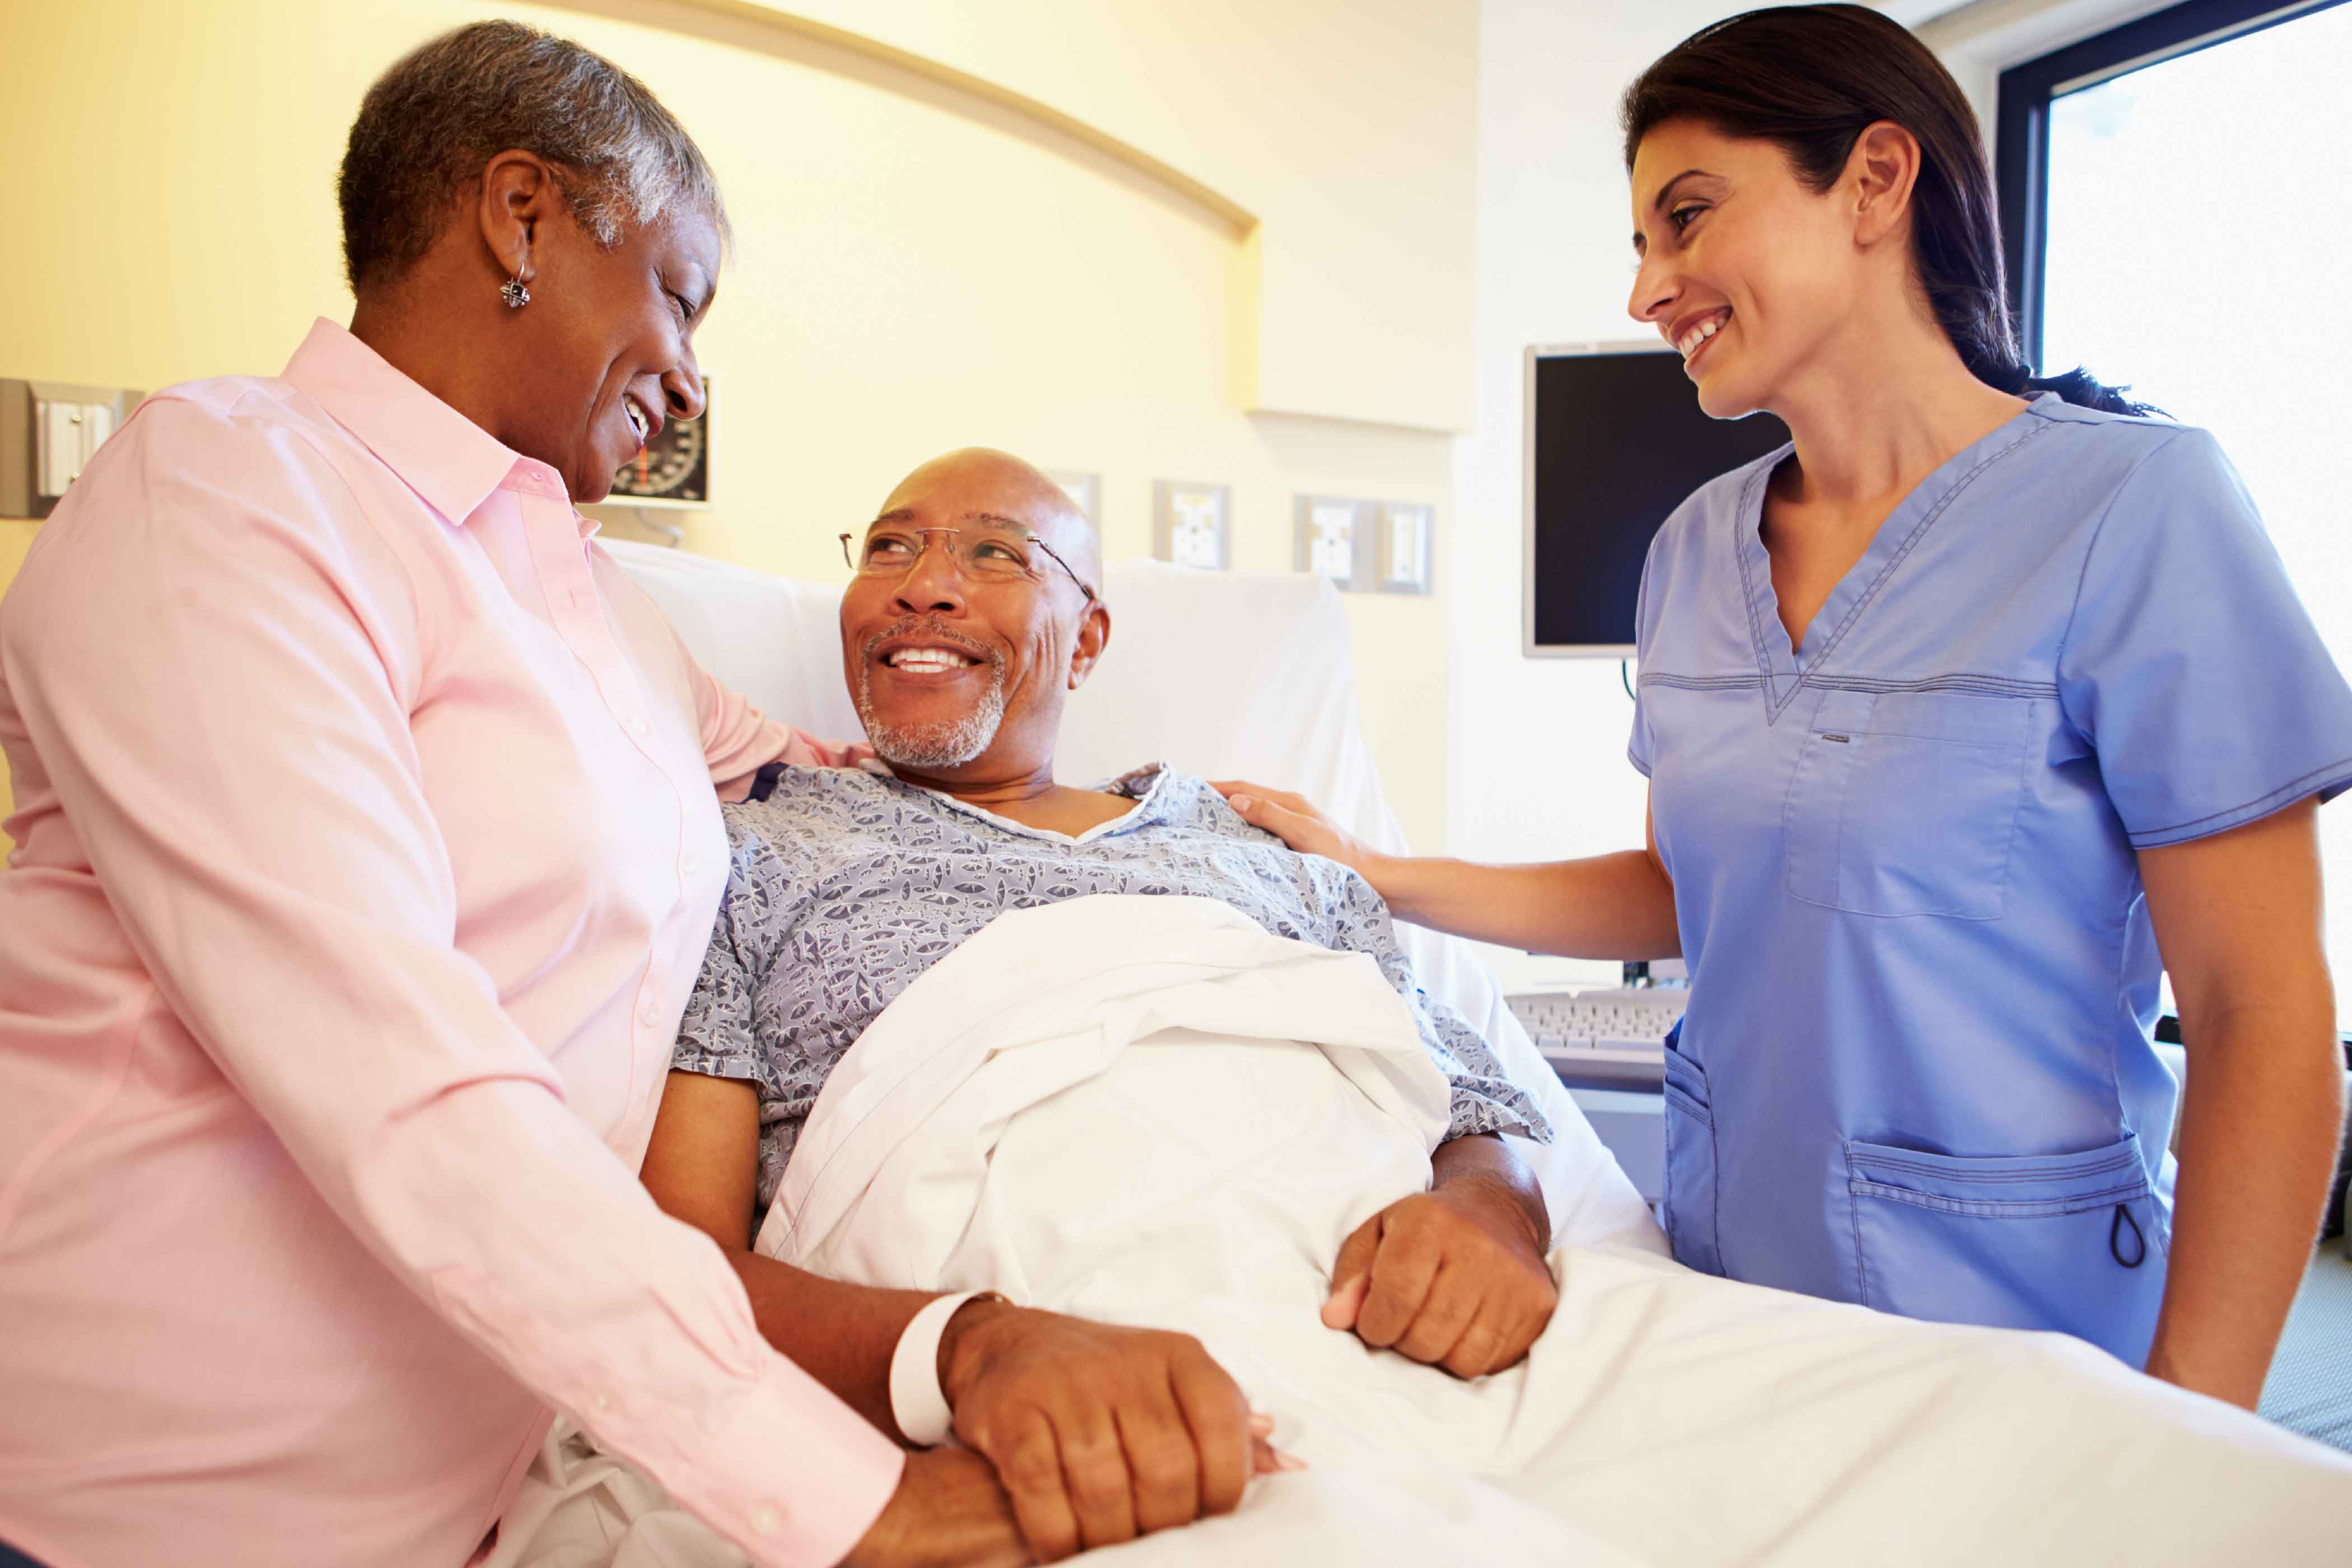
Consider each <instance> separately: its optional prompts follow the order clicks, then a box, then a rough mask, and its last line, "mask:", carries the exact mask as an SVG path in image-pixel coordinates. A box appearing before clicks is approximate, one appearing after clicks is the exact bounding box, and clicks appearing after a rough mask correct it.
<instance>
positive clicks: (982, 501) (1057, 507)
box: [876, 447, 1102, 592]
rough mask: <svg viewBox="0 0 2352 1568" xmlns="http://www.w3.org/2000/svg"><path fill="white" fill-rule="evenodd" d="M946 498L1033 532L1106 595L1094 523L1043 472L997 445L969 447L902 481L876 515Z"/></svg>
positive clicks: (918, 469)
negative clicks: (954, 498) (966, 504)
mask: <svg viewBox="0 0 2352 1568" xmlns="http://www.w3.org/2000/svg"><path fill="white" fill-rule="evenodd" d="M944 496H953V497H956V498H959V500H961V501H963V502H965V503H968V505H969V508H970V510H972V511H974V512H976V513H981V514H987V515H995V516H1000V517H1003V519H1005V520H1006V521H1011V522H1015V523H1018V524H1020V525H1021V526H1023V527H1024V528H1026V529H1028V530H1029V531H1031V532H1033V533H1034V534H1036V535H1037V537H1038V538H1040V539H1042V540H1044V541H1045V543H1046V545H1047V547H1048V548H1050V549H1051V550H1052V551H1053V552H1054V553H1055V554H1056V555H1058V556H1060V557H1061V558H1062V560H1063V561H1064V562H1066V563H1068V565H1069V568H1070V570H1071V571H1072V572H1074V573H1076V574H1077V577H1078V579H1079V581H1081V582H1083V583H1085V584H1087V586H1088V587H1090V588H1093V589H1095V590H1096V591H1097V592H1100V591H1101V588H1102V542H1101V541H1100V540H1098V539H1097V537H1096V535H1095V528H1094V524H1093V523H1091V522H1088V521H1087V518H1086V514H1085V513H1084V512H1081V511H1080V510H1078V509H1077V505H1076V502H1074V501H1072V500H1070V496H1069V492H1068V491H1067V490H1065V489H1062V487H1061V486H1060V485H1057V484H1055V482H1054V481H1053V479H1050V478H1048V477H1047V476H1046V474H1045V471H1044V470H1043V469H1041V468H1037V467H1036V466H1034V464H1031V463H1027V462H1024V461H1023V460H1022V459H1021V458H1016V457H1014V456H1013V454H1012V453H1010V452H1000V451H998V450H996V448H994V447H962V448H961V449H959V450H957V451H953V452H949V453H947V454H945V455H944V456H941V457H937V458H932V459H931V460H930V461H929V462H928V463H925V464H922V465H921V466H920V467H919V468H916V469H915V471H914V472H912V473H910V474H908V476H907V477H906V478H905V479H900V480H899V481H898V487H897V488H896V489H893V490H891V492H890V494H889V496H888V497H887V499H886V500H884V501H883V502H882V507H881V510H880V511H879V512H877V514H876V515H877V516H880V517H888V516H890V515H891V514H893V513H894V512H898V511H904V510H909V509H910V508H912V507H914V506H916V505H917V504H918V503H919V502H920V501H922V500H927V499H936V498H940V497H944ZM948 510H953V507H952V505H950V508H949V509H948Z"/></svg>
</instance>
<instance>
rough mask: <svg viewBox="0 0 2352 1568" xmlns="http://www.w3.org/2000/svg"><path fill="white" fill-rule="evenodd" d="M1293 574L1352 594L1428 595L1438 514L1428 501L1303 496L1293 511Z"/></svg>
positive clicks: (1432, 573) (1432, 574) (1431, 576)
mask: <svg viewBox="0 0 2352 1568" xmlns="http://www.w3.org/2000/svg"><path fill="white" fill-rule="evenodd" d="M1294 517H1295V520H1296V521H1295V522H1294V525H1293V528H1294V531H1293V535H1292V545H1291V567H1292V569H1293V570H1294V571H1298V572H1312V573H1314V574H1316V575H1317V576H1318V577H1328V578H1329V579H1331V584H1332V586H1334V587H1336V588H1338V589H1339V590H1340V591H1341V592H1342V593H1350V594H1370V593H1381V594H1427V593H1429V592H1430V591H1431V584H1432V582H1433V578H1434V575H1435V574H1434V572H1433V569H1432V552H1433V550H1434V548H1435V542H1434V538H1433V535H1434V531H1435V528H1434V521H1435V518H1436V509H1435V508H1434V507H1433V506H1431V505H1430V504H1429V503H1428V502H1426V501H1395V500H1355V499H1352V498H1350V497H1347V496H1317V495H1302V496H1300V497H1299V498H1298V500H1297V505H1296V507H1295V509H1294Z"/></svg>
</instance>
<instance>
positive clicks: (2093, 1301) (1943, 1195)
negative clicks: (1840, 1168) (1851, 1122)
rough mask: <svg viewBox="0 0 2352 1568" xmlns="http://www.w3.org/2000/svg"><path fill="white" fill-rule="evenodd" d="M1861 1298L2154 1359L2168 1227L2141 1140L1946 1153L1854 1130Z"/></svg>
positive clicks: (1852, 1184) (1850, 1181) (1849, 1152)
mask: <svg viewBox="0 0 2352 1568" xmlns="http://www.w3.org/2000/svg"><path fill="white" fill-rule="evenodd" d="M1845 1164H1846V1191H1847V1194H1848V1196H1849V1200H1850V1202H1851V1204H1852V1206H1853V1248H1854V1258H1853V1265H1854V1271H1855V1279H1856V1282H1857V1287H1858V1296H1857V1299H1858V1300H1860V1301H1861V1302H1862V1303H1863V1304H1864V1306H1869V1307H1876V1308H1878V1309H1879V1310H1882V1311H1889V1312H1900V1313H1902V1314H1903V1315H1905V1316H1906V1317H1913V1318H1927V1319H1933V1320H1937V1321H1943V1322H1956V1323H1983V1324H1988V1325H1990V1326H1992V1327H1996V1328H2020V1329H2055V1330H2057V1331H2060V1332H2062V1333H2070V1334H2073V1335H2074V1336H2076V1337H2077V1338H2079V1339H2084V1340H2088V1341H2090V1342H2092V1343H2093V1344H2095V1345H2099V1346H2102V1347H2104V1348H2105V1349H2106V1350H2108V1351H2110V1352H2114V1353H2115V1354H2116V1355H2117V1356H2120V1357H2122V1358H2123V1359H2124V1360H2126V1361H2127V1362H2130V1363H2132V1364H2134V1365H2137V1364H2139V1363H2141V1362H2143V1361H2145V1360H2146V1359H2147V1348H2148V1343H2149V1342H2150V1341H2151V1340H2152V1339H2153V1338H2154V1336H2155V1333H2156V1318H2157V1311H2158V1308H2159V1307H2161V1306H2162V1304H2163V1300H2164V1279H2165V1258H2166V1254H2167V1251H2168V1247H2169V1243H2170V1238H2169V1237H2168V1236H2166V1235H2165V1234H2164V1231H2163V1225H2164V1221H2163V1219H2162V1217H2161V1215H2159V1213H2158V1207H2157V1202H2156V1197H2155V1194H2153V1193H2152V1192H2151V1191H2150V1189H2149V1186H2148V1179H2147V1166H2146V1165H2145V1164H2144V1163H2142V1161H2141V1159H2140V1149H2139V1140H2138V1139H2137V1138H2136V1137H2129V1136H2126V1138H2125V1139H2124V1140H2123V1141H2122V1142H2117V1143H2111V1144H2108V1145H2106V1146H2105V1147H2104V1148H2099V1149H2090V1150H2085V1151H2084V1152H2080V1153H2074V1154H2052V1155H1960V1154H1937V1153H1930V1152H1926V1151H1923V1150H1917V1149H1906V1148H1902V1147H1898V1146H1895V1145H1893V1144H1886V1143H1866V1142H1859V1141H1856V1140H1852V1139H1849V1140H1847V1142H1846V1144H1845Z"/></svg>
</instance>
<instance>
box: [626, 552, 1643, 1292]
mask: <svg viewBox="0 0 2352 1568" xmlns="http://www.w3.org/2000/svg"><path fill="white" fill-rule="evenodd" d="M604 548H605V549H606V550H608V551H609V552H611V553H612V555H613V557H614V559H615V560H616V561H618V562H619V563H621V565H622V566H623V567H624V568H625V569H626V570H627V572H628V573H629V574H630V575H631V577H632V578H634V579H635V582H636V583H637V584H639V585H640V586H642V587H643V588H644V589H645V590H646V593H647V594H648V595H651V596H652V598H653V599H654V601H655V602H656V604H658V605H660V606H661V607H662V610H663V611H664V613H666V614H667V616H669V618H670V621H671V624H672V625H674V626H676V627H677V631H678V635H679V636H680V637H683V638H684V639H685V641H686V644H687V646H688V647H689V648H690V649H692V650H693V652H694V655H695V657H696V658H698V659H699V660H700V661H701V662H702V664H703V666H704V667H705V668H708V669H709V670H710V671H711V672H712V673H713V674H714V675H716V676H718V677H719V679H721V680H723V681H725V682H726V683H727V684H728V685H730V686H731V687H733V688H734V689H736V690H738V691H740V692H742V693H743V694H744V695H745V696H746V697H749V698H750V699H751V700H752V701H753V702H755V703H757V704H758V705H759V706H760V707H761V709H762V710H765V711H766V712H768V713H769V714H771V715H773V716H775V717H777V718H780V719H782V720H785V721H788V722H790V723H793V724H796V725H798V726H800V727H801V728H802V729H804V730H808V731H812V732H814V733H817V734H821V735H825V736H828V737H835V738H840V737H847V738H852V739H856V738H862V736H863V734H864V730H863V727H862V726H861V725H860V724H859V722H858V719H857V712H856V709H855V708H854V707H853V706H852V705H851V703H850V700H849V693H848V690H847V688H846V687H845V684H844V681H843V679H842V667H841V641H840V632H839V626H838V620H839V612H840V606H841V584H838V583H814V582H804V581H799V580H795V579H791V578H786V577H781V576H777V575H775V574H770V573H765V572H759V571H754V570H751V569H750V568H748V567H742V566H736V565H730V564H728V563H722V562H717V561H712V560H709V559H708V558H706V557H702V556H697V555H689V554H687V553H684V552H679V551H676V550H669V549H664V548H662V547H659V546H656V545H648V544H638V543H634V542H626V541H616V542H608V543H606V544H605V546H604ZM1104 596H1105V598H1106V600H1107V601H1108V604H1109V605H1111V609H1112V614H1113V616H1115V617H1116V620H1115V623H1114V626H1115V629H1114V632H1113V635H1112V638H1111V645H1110V649H1109V651H1108V654H1106V655H1105V657H1104V658H1103V661H1102V663H1101V665H1100V666H1099V667H1098V668H1097V670H1096V672H1095V674H1094V677H1093V679H1090V680H1089V681H1088V682H1087V685H1086V686H1085V688H1084V689H1081V690H1080V691H1078V692H1077V693H1076V695H1075V696H1074V697H1073V698H1072V700H1071V701H1070V705H1069V710H1068V714H1067V716H1066V719H1065V720H1064V722H1063V730H1062V738H1061V749H1060V752H1059V755H1058V757H1057V760H1056V763H1055V772H1056V773H1057V775H1058V776H1059V777H1060V778H1061V779H1062V780H1063V782H1065V783H1068V784H1090V783H1094V782H1097V781H1098V780H1102V779H1107V778H1109V777H1111V776H1113V775H1115V774H1118V773H1124V772H1125V771H1127V770H1128V769H1129V768H1132V767H1135V766H1137V765H1138V764H1139V763H1147V762H1157V761H1164V762H1167V763H1171V765H1173V766H1176V767H1180V768H1182V769H1184V770H1185V771H1186V772H1188V773H1195V774H1198V775H1200V776H1202V777H1206V778H1253V779H1257V780H1260V781H1262V782H1264V783H1265V784H1274V785H1277V786H1282V787H1287V788H1293V789H1297V790H1299V791H1300V792H1302V793H1303V794H1305V795H1307V796H1309V797H1310V798H1312V799H1314V800H1316V801H1318V802H1319V803H1320V804H1321V805H1323V807H1324V809H1326V810H1327V811H1328V812H1329V813H1330V814H1331V816H1333V817H1334V818H1335V819H1336V820H1338V821H1339V823H1341V824H1342V825H1343V826H1346V827H1347V828H1348V829H1349V831H1350V832H1352V833H1354V834H1356V835H1357V836H1358V837H1360V838H1362V839H1364V840H1365V841H1366V842H1368V843H1370V844H1372V845H1374V846H1375V847H1379V848H1382V849H1390V850H1402V849H1403V848H1404V847H1406V846H1405V839H1404V833H1403V830H1402V828H1401V827H1400V826H1398V823H1397V820H1396V816H1395V815H1394V814H1393V813H1392V812H1391V810H1390V809H1389V805H1388V800H1387V797H1386V795H1384V794H1383V793H1382V791H1381V780H1380V773H1379V770H1378V769H1377V768H1376V767H1375V766H1374V765H1373V762H1372V756H1371V751H1370V747H1369V746H1368V745H1367V744H1366V743H1365V741H1364V737H1363V732H1362V731H1361V729H1360V727H1359V725H1358V723H1357V717H1356V679H1355V670H1354V665H1353V663H1352V661H1351V659H1350V657H1349V647H1348V621H1347V613H1346V609H1345V607H1344V606H1343V605H1341V604H1340V602H1339V595H1338V593H1337V592H1336V591H1335V590H1334V589H1333V588H1332V587H1331V585H1330V584H1328V583H1327V582H1325V581H1324V580H1323V579H1321V578H1319V577H1315V576H1309V575H1306V574H1293V573H1225V572H1215V573H1212V572H1199V571H1193V570H1191V569H1188V568H1183V567H1177V566H1171V565H1168V564H1166V563H1161V562H1158V561H1125V562H1118V563H1113V564H1112V565H1111V566H1110V567H1109V568H1108V571H1107V573H1106V574H1105V582H1104ZM1398 929H1399V932H1400V935H1401V936H1402V939H1403V942H1404V945H1405V948H1406V951H1407V952H1409V953H1410V954H1411V956H1412V961H1413V963H1414V966H1415V968H1416V970H1417V972H1418V973H1419V975H1420V978H1421V983H1422V984H1423V988H1425V989H1426V990H1427V991H1428V992H1429V993H1430V994H1432V995H1433V996H1435V997H1437V998H1439V999H1440V1000H1442V1001H1444V1002H1445V1003H1447V1004H1448V1005H1451V1006H1452V1007H1454V1010H1455V1011H1457V1012H1459V1013H1460V1014H1461V1015H1462V1016H1464V1017H1465V1018H1466V1019H1468V1020H1469V1022H1470V1023H1471V1024H1472V1025H1473V1026H1475V1027H1476V1028H1477V1029H1479V1030H1480V1032H1481V1033H1483V1034H1484V1035H1485V1036H1486V1038H1487V1040H1488V1041H1489V1042H1490V1043H1491V1044H1492V1045H1493V1047H1495V1049H1496V1052H1497V1054H1498V1055H1499V1056H1500V1057H1501V1058H1502V1061H1503V1063H1504V1066H1505V1067H1506V1068H1507V1069H1508V1071H1509V1072H1510V1074H1511V1076H1512V1078H1513V1079H1517V1081H1518V1082H1519V1083H1520V1084H1522V1085H1523V1086H1525V1087H1526V1088H1528V1089H1529V1090H1530V1091H1531V1092H1533V1093H1534V1095H1535V1097H1536V1100H1537V1103H1538V1106H1539V1107H1540V1108H1541V1110H1543V1112H1544V1114H1545V1116H1546V1117H1547V1118H1548V1119H1549V1121H1550V1122H1551V1124H1552V1127H1553V1129H1554V1131H1555V1133H1556V1137H1555V1140H1554V1142H1553V1143H1552V1144H1551V1145H1550V1146H1549V1147H1548V1148H1539V1147H1537V1146H1535V1145H1533V1144H1530V1143H1527V1142H1524V1141H1521V1142H1519V1148H1520V1152H1522V1153H1523V1154H1524V1155H1525V1156H1526V1157H1527V1158H1528V1163H1529V1164H1530V1165H1532V1166H1533V1167H1534V1169H1535V1171H1536V1173H1537V1175H1538V1178H1539V1179H1540V1180H1541V1182H1542V1184H1543V1190H1544V1197H1545V1200H1546V1202H1547V1204H1548V1205H1549V1207H1550V1211H1551V1216H1552V1236H1553V1240H1554V1242H1555V1243H1556V1244H1558V1243H1567V1242H1575V1243H1578V1244H1580V1245H1588V1246H1589V1245H1598V1244H1600V1243H1602V1242H1605V1241H1617V1242H1631V1243H1633V1244H1634V1245H1637V1246H1641V1247H1647V1248H1649V1249H1651V1250H1654V1251H1656V1252H1659V1253H1661V1254H1663V1253H1664V1251H1665V1240H1664V1236H1663V1234H1662V1233H1661V1232H1660V1231H1659V1230H1658V1228H1657V1226H1656V1224H1655V1222H1654V1220H1653V1219H1652V1218H1651V1216H1650V1214H1649V1211H1648V1209H1647V1208H1646V1206H1645V1205H1643V1203H1642V1201H1641V1198H1640V1197H1639V1195H1638V1194H1636V1192H1635V1191H1634V1188H1633V1184H1632V1183H1630V1182H1628V1181H1627V1180H1626V1178H1625V1176H1624V1174H1623V1173H1622V1171H1620V1170H1619V1168H1618V1166H1617V1163H1616V1161H1615V1159H1614V1157H1613V1156H1612V1154H1611V1153H1610V1152H1609V1150H1608V1148H1607V1147H1606V1146H1605V1145H1604V1144H1603V1143H1602V1142H1601V1140H1600V1138H1599V1137H1597V1136H1596V1135H1595V1133H1594V1131H1593V1130H1592V1127H1591V1123H1590V1122H1589V1121H1587V1120H1586V1119H1585V1116H1584V1114H1583V1112H1582V1111H1580V1110H1579V1109H1578V1107H1577V1104H1576V1102H1575V1101H1574V1100H1572V1099H1571V1098H1570V1095H1569V1094H1568V1092H1567V1091H1566V1089H1563V1087H1562V1086H1561V1084H1560V1082H1559V1079H1558V1077H1557V1076H1556V1075H1555V1074H1554V1073H1553V1072H1552V1070H1551V1069H1550V1068H1549V1066H1548V1065H1547V1064H1546V1063H1545V1061H1544V1060H1543V1058H1542V1057H1541V1056H1540V1055H1538V1052H1537V1050H1536V1047H1535V1046H1534V1044H1533V1042H1531V1041H1530V1040H1529V1039H1528V1035H1527V1031H1526V1030H1525V1029H1524V1028H1522V1027H1521V1026H1520V1025H1519V1022H1518V1020H1517V1018H1516V1017H1514V1016H1512V1014H1511V1011H1510V1009H1509V1008H1508V1007H1507V1005H1505V1003H1504V999H1503V994H1502V990H1501V988H1500V987H1499V986H1498V985H1497V984H1496V982H1495V979H1494V976H1493V975H1492V974H1491V973H1488V972H1487V970H1486V967H1485V966H1484V965H1483V964H1482V963H1479V961H1478V960H1477V958H1476V957H1475V954H1474V952H1473V951H1472V950H1471V948H1470V947H1469V945H1468V944H1467V943H1465V942H1461V941H1458V940H1456V939H1454V938H1451V937H1444V936H1440V935H1438V934H1437V933H1435V932H1433V931H1425V930H1423V929H1421V928H1419V927H1415V926H1400V927H1399V928H1398Z"/></svg>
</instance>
